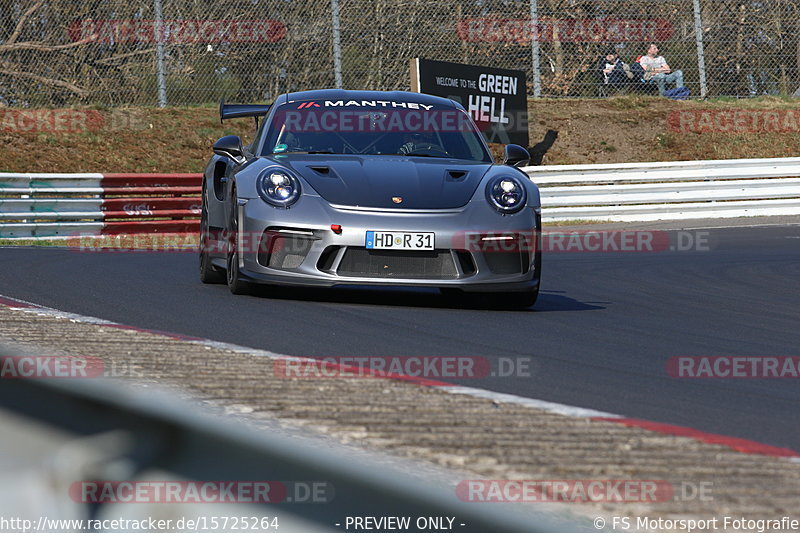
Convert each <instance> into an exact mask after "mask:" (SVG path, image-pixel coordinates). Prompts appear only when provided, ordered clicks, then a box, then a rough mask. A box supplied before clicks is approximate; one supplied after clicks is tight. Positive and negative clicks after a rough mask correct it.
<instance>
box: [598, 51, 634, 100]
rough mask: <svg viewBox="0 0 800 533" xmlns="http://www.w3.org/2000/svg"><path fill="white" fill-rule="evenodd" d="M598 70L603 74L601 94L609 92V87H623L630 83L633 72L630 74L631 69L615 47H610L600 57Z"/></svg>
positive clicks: (617, 88)
mask: <svg viewBox="0 0 800 533" xmlns="http://www.w3.org/2000/svg"><path fill="white" fill-rule="evenodd" d="M597 70H598V71H599V72H600V74H601V75H602V79H603V87H602V89H603V90H602V91H601V94H605V93H607V92H608V91H607V89H616V90H619V89H623V88H624V87H625V85H627V84H628V82H629V81H630V79H631V78H633V74H630V69H628V65H626V64H625V63H624V62H623V61H622V60H621V59H620V58H619V55H618V54H617V51H616V50H615V49H613V48H612V49H610V50H608V51H607V52H606V54H605V55H604V56H603V57H601V58H600V61H599V62H598V65H597Z"/></svg>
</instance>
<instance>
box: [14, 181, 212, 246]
mask: <svg viewBox="0 0 800 533" xmlns="http://www.w3.org/2000/svg"><path fill="white" fill-rule="evenodd" d="M201 176H202V175H201V174H96V173H91V174H14V173H0V237H50V236H79V235H101V234H118V233H164V232H170V233H183V232H196V231H199V215H200V208H201V205H200V192H201V181H200V179H201Z"/></svg>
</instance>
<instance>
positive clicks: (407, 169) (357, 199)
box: [275, 154, 492, 209]
mask: <svg viewBox="0 0 800 533" xmlns="http://www.w3.org/2000/svg"><path fill="white" fill-rule="evenodd" d="M275 160H276V161H277V162H279V163H281V164H282V165H286V166H288V167H289V168H291V169H292V170H294V171H295V172H296V173H297V174H299V175H300V176H302V177H303V179H304V180H306V181H307V182H308V183H309V185H311V187H313V188H314V190H315V191H317V193H319V195H320V196H322V197H323V198H324V199H325V200H327V201H328V202H330V203H331V204H336V205H346V206H359V207H376V208H381V207H388V208H394V209H398V208H399V209H403V208H405V209H448V208H456V207H461V206H464V205H466V204H467V203H468V202H469V201H470V199H471V198H472V196H473V194H474V193H475V190H476V188H477V187H478V185H479V184H480V182H481V178H483V176H484V174H486V172H487V170H489V168H490V167H491V166H492V165H491V163H486V162H479V161H463V160H456V159H439V158H424V157H413V156H412V157H407V156H355V155H353V156H350V155H335V156H329V155H325V156H321V155H308V156H301V155H299V154H298V155H292V156H288V155H287V156H285V158H283V157H281V158H275ZM398 200H399V201H398Z"/></svg>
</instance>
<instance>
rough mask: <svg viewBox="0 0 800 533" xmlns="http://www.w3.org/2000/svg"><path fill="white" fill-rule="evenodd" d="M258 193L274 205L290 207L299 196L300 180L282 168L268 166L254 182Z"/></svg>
mask: <svg viewBox="0 0 800 533" xmlns="http://www.w3.org/2000/svg"><path fill="white" fill-rule="evenodd" d="M256 189H257V190H258V195H259V196H260V197H261V199H262V200H264V201H265V202H267V203H268V204H272V205H274V206H275V207H287V208H288V207H290V206H291V205H292V204H294V203H295V202H296V201H297V200H298V199H299V198H300V192H301V190H300V180H298V179H297V178H296V177H295V176H294V175H293V174H291V173H290V172H289V171H287V170H284V169H282V168H268V169H266V170H265V171H263V172H262V173H261V175H260V176H259V177H258V181H257V182H256Z"/></svg>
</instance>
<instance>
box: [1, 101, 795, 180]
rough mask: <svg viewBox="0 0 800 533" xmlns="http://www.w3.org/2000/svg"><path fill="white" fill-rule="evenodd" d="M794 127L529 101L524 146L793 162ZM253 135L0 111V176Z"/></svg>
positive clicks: (769, 106)
mask: <svg viewBox="0 0 800 533" xmlns="http://www.w3.org/2000/svg"><path fill="white" fill-rule="evenodd" d="M798 123H800V103H798V101H796V100H790V99H786V100H783V99H778V98H773V97H764V98H759V99H756V100H742V101H713V102H711V101H707V102H704V101H691V102H676V101H671V100H665V99H662V98H653V97H637V96H621V97H614V98H609V99H605V100H537V101H531V102H530V130H531V144H533V143H535V142H537V141H538V140H540V139H541V138H542V137H543V135H544V133H545V132H546V131H547V130H548V129H555V130H558V131H559V138H558V140H557V141H556V144H555V146H554V147H553V148H552V150H551V151H550V153H549V154H548V155H547V156H546V157H545V161H544V162H545V164H570V163H602V162H608V163H613V162H626V161H673V160H689V159H731V158H739V157H788V156H796V155H800V126H798ZM252 132H253V127H252V121H249V120H247V119H241V120H237V121H231V122H226V124H225V125H224V126H222V125H220V123H219V118H218V116H217V108H216V106H207V107H180V108H167V109H157V108H129V109H113V110H112V109H92V108H87V109H71V110H60V111H56V110H35V111H30V110H23V111H20V110H15V109H9V108H0V172H2V171H5V172H89V171H93V172H124V171H129V172H134V171H136V172H199V171H200V170H202V168H203V165H204V162H205V161H206V160H207V158H208V156H209V154H210V147H211V144H212V143H213V142H214V141H215V140H216V139H217V138H219V137H221V136H222V135H227V134H230V133H237V134H242V135H243V136H244V137H247V136H248V135H250V134H252Z"/></svg>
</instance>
